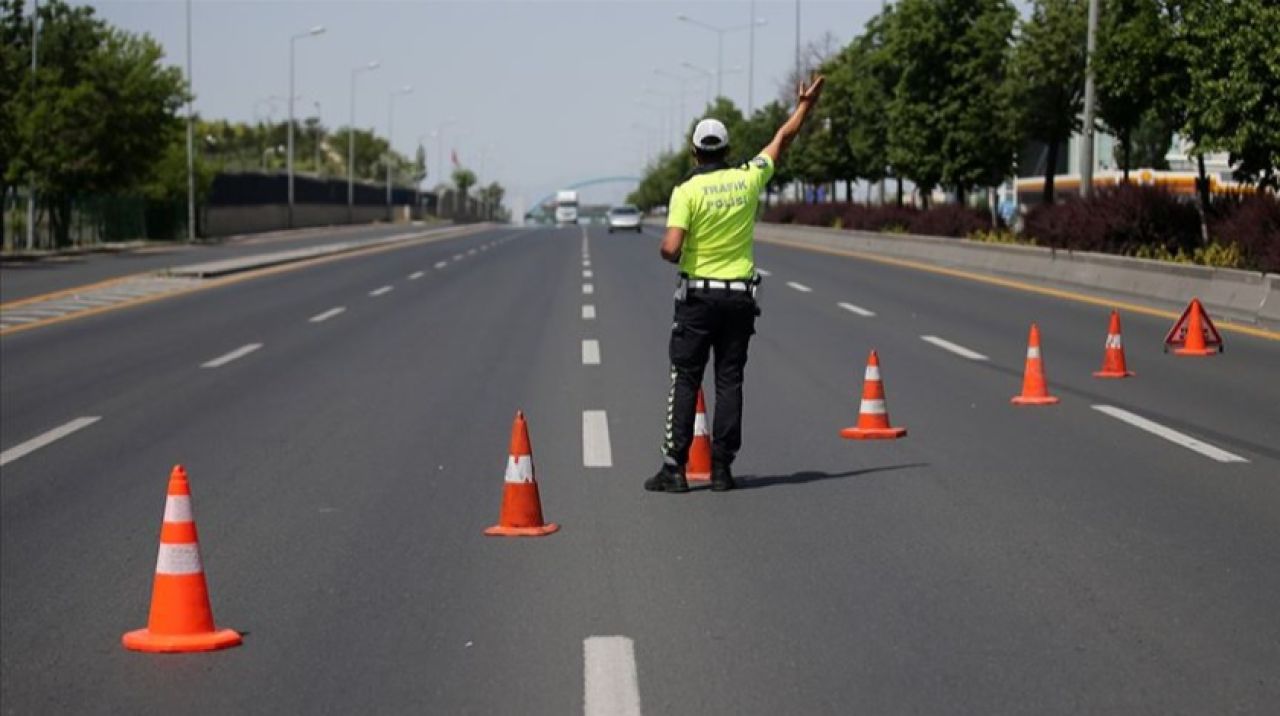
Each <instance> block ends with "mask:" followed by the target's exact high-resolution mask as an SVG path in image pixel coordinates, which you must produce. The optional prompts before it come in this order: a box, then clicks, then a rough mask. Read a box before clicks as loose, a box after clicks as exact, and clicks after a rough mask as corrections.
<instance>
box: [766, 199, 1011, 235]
mask: <svg viewBox="0 0 1280 716" xmlns="http://www.w3.org/2000/svg"><path fill="white" fill-rule="evenodd" d="M763 218H764V220H765V221H768V222H772V223H775V224H802V225H806V226H831V227H836V228H841V229H856V230H859V231H888V232H894V233H907V234H925V235H928V236H951V237H955V238H963V237H965V236H969V235H970V234H973V233H975V232H978V231H987V230H989V229H990V228H991V217H990V215H989V214H988V213H987V212H984V211H979V210H977V209H970V208H968V207H963V206H957V205H953V204H949V205H944V206H938V207H935V208H932V209H928V210H923V209H917V208H915V207H911V206H896V205H893V204H885V205H881V206H870V205H866V204H856V203H849V202H830V203H825V204H778V205H775V206H772V207H770V208H768V209H766V210H765V212H764V217H763Z"/></svg>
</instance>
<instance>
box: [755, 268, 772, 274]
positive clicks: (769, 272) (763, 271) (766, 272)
mask: <svg viewBox="0 0 1280 716" xmlns="http://www.w3.org/2000/svg"><path fill="white" fill-rule="evenodd" d="M756 273H758V274H760V275H761V276H772V275H773V272H772V271H766V270H764V269H762V268H757V269H756Z"/></svg>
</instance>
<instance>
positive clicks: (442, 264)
mask: <svg viewBox="0 0 1280 716" xmlns="http://www.w3.org/2000/svg"><path fill="white" fill-rule="evenodd" d="M448 265H449V262H448V261H437V262H436V268H438V269H442V268H444V267H445V266H448Z"/></svg>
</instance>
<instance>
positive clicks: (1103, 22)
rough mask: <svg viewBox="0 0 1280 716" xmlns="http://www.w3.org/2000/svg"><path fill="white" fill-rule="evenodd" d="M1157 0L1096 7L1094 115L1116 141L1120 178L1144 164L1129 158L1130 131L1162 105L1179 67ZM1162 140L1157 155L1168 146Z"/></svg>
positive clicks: (1113, 1)
mask: <svg viewBox="0 0 1280 716" xmlns="http://www.w3.org/2000/svg"><path fill="white" fill-rule="evenodd" d="M1161 3H1162V0H1106V2H1105V3H1104V4H1103V5H1102V7H1101V17H1100V18H1099V22H1098V46H1097V50H1096V53H1095V55H1094V68H1095V70H1094V71H1095V78H1096V82H1097V92H1098V119H1099V121H1100V122H1101V124H1102V126H1103V127H1104V128H1105V129H1106V130H1107V131H1108V132H1110V133H1111V134H1112V135H1114V136H1115V138H1116V140H1117V141H1118V142H1119V145H1118V147H1117V150H1118V151H1117V154H1118V155H1119V156H1118V157H1117V161H1118V163H1119V165H1120V167H1121V169H1122V170H1123V171H1124V181H1125V182H1128V181H1129V170H1130V169H1131V168H1133V167H1134V166H1141V165H1146V166H1150V164H1149V163H1146V162H1135V161H1134V159H1135V157H1134V152H1133V145H1134V140H1135V136H1134V135H1135V133H1136V132H1137V131H1138V129H1139V126H1140V125H1142V123H1143V120H1144V118H1145V117H1148V115H1149V114H1150V113H1151V112H1152V111H1153V110H1155V109H1156V108H1157V107H1158V106H1160V105H1162V104H1163V105H1166V108H1167V105H1168V103H1169V101H1170V97H1171V94H1172V93H1174V92H1175V89H1176V87H1177V85H1178V78H1179V76H1180V75H1181V74H1182V72H1183V71H1184V68H1183V66H1182V60H1181V53H1179V52H1176V51H1175V45H1174V33H1173V23H1172V22H1171V20H1170V18H1169V17H1168V16H1167V15H1166V14H1164V12H1163V11H1162V8H1161ZM1153 125H1154V122H1151V121H1148V122H1147V130H1148V134H1147V136H1145V137H1144V139H1146V140H1148V141H1149V140H1151V139H1153V138H1152V137H1151V134H1150V132H1151V130H1153V129H1154V126H1153ZM1168 139H1169V137H1168V136H1166V137H1165V140H1166V144H1165V147H1164V149H1163V150H1161V151H1160V154H1161V156H1163V154H1164V153H1165V152H1166V151H1167V150H1168V148H1169V147H1168ZM1144 154H1149V153H1148V152H1144Z"/></svg>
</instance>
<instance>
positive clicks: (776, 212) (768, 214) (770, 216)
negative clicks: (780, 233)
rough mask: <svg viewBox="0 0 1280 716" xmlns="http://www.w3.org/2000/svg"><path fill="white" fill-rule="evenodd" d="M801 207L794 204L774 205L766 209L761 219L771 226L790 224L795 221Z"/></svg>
mask: <svg viewBox="0 0 1280 716" xmlns="http://www.w3.org/2000/svg"><path fill="white" fill-rule="evenodd" d="M799 206H800V205H799V204H793V203H778V204H774V205H773V206H771V207H769V208H767V209H765V210H764V213H763V214H762V215H761V216H760V218H761V219H762V220H764V221H765V222H766V223H769V224H790V223H792V222H793V221H795V218H796V209H797V208H799Z"/></svg>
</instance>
